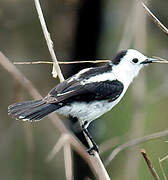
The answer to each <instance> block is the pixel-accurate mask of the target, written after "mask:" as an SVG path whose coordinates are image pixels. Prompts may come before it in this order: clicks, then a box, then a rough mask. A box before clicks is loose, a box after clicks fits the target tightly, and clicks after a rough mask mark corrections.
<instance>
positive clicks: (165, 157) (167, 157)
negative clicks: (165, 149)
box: [160, 155, 168, 162]
mask: <svg viewBox="0 0 168 180" xmlns="http://www.w3.org/2000/svg"><path fill="white" fill-rule="evenodd" d="M166 159H168V155H166V156H164V157H163V158H162V159H160V162H162V161H165V160H166Z"/></svg>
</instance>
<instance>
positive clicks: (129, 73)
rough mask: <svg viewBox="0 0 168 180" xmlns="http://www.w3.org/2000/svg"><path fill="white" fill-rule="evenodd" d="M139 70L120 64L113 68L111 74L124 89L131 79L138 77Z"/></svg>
mask: <svg viewBox="0 0 168 180" xmlns="http://www.w3.org/2000/svg"><path fill="white" fill-rule="evenodd" d="M139 70H140V69H133V68H132V67H131V66H130V65H126V64H120V65H116V66H113V70H112V71H113V73H114V75H115V76H116V77H117V79H118V80H119V81H121V82H122V83H123V84H124V85H125V87H128V86H129V85H130V83H131V82H132V81H133V79H134V78H135V77H136V76H137V75H138V73H139Z"/></svg>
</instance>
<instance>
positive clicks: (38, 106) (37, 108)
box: [8, 100, 60, 121]
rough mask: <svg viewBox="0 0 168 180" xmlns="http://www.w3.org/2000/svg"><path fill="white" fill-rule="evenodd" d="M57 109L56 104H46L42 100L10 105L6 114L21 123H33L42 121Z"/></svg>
mask: <svg viewBox="0 0 168 180" xmlns="http://www.w3.org/2000/svg"><path fill="white" fill-rule="evenodd" d="M59 107H60V106H59V105H57V104H47V103H46V102H45V101H43V100H36V101H26V102H22V103H16V104H12V105H10V106H9V107H8V114H10V115H12V116H13V117H15V118H16V119H20V120H23V121H33V120H40V119H42V118H43V117H45V116H47V115H48V114H50V113H52V112H53V111H55V110H57V109H58V108H59Z"/></svg>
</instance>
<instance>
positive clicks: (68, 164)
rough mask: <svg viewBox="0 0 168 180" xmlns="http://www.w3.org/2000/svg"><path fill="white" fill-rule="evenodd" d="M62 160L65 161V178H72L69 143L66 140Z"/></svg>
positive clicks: (68, 179) (70, 179)
mask: <svg viewBox="0 0 168 180" xmlns="http://www.w3.org/2000/svg"><path fill="white" fill-rule="evenodd" d="M64 162H65V174H66V179H67V180H72V179H73V173H72V172H73V170H72V153H71V147H70V144H69V143H68V142H67V143H65V145H64Z"/></svg>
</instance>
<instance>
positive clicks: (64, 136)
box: [46, 133, 69, 162]
mask: <svg viewBox="0 0 168 180" xmlns="http://www.w3.org/2000/svg"><path fill="white" fill-rule="evenodd" d="M68 139H69V136H68V134H64V133H63V134H62V135H61V136H60V138H59V139H58V141H57V143H56V144H55V146H54V147H53V149H52V150H51V152H50V153H49V154H48V156H47V158H46V161H47V162H49V161H51V160H52V159H53V158H54V156H55V155H56V154H57V153H58V152H59V151H60V149H61V148H62V147H63V146H64V144H65V143H66V142H67V141H68Z"/></svg>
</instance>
